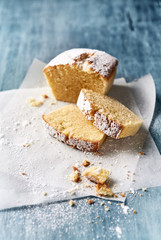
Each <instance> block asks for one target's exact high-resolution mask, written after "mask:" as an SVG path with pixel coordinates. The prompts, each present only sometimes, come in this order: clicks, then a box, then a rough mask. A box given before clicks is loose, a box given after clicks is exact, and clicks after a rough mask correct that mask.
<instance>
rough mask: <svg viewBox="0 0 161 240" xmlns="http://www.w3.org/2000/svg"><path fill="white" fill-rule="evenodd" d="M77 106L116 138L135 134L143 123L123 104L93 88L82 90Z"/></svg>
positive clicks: (95, 123)
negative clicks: (94, 90)
mask: <svg viewBox="0 0 161 240" xmlns="http://www.w3.org/2000/svg"><path fill="white" fill-rule="evenodd" d="M77 106H78V107H79V109H80V110H81V111H82V113H83V114H84V115H85V117H86V118H87V119H88V120H90V121H91V122H92V123H93V124H94V125H95V126H96V127H97V128H98V129H100V130H101V131H102V132H104V133H105V134H106V135H107V136H110V137H113V138H116V139H119V138H124V137H128V136H133V135H135V134H136V133H137V131H138V130H139V128H140V126H141V124H142V120H141V119H140V118H139V117H137V116H136V115H135V114H134V113H133V112H131V111H130V110H129V109H128V108H127V107H125V106H124V105H123V104H121V103H120V102H118V101H117V100H115V99H113V98H110V97H108V96H103V95H100V94H98V93H96V92H93V91H92V90H87V89H82V90H81V92H80V95H79V98H78V101H77Z"/></svg>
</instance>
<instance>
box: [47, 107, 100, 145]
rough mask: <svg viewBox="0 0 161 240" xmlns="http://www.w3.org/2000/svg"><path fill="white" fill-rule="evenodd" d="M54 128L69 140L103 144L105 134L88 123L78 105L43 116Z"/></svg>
mask: <svg viewBox="0 0 161 240" xmlns="http://www.w3.org/2000/svg"><path fill="white" fill-rule="evenodd" d="M43 119H44V121H45V122H47V123H48V124H49V125H50V126H51V127H52V128H54V129H55V130H56V131H58V132H59V133H62V134H64V135H65V136H66V137H67V138H74V139H80V140H83V141H89V142H93V143H98V142H99V144H101V143H102V142H103V140H104V139H105V134H104V133H103V132H101V131H100V130H99V129H97V128H96V127H95V126H94V125H93V124H92V123H91V122H90V121H88V120H87V119H86V118H85V117H84V116H83V114H82V113H81V111H80V110H79V108H78V107H77V106H76V105H72V104H71V105H67V106H64V107H62V108H60V109H58V110H55V111H54V112H51V113H49V114H45V115H43Z"/></svg>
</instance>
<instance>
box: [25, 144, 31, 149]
mask: <svg viewBox="0 0 161 240" xmlns="http://www.w3.org/2000/svg"><path fill="white" fill-rule="evenodd" d="M30 145H31V144H30V143H28V144H24V145H23V147H26V148H27V147H29V146H30Z"/></svg>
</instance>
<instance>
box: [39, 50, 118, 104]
mask: <svg viewBox="0 0 161 240" xmlns="http://www.w3.org/2000/svg"><path fill="white" fill-rule="evenodd" d="M117 64H118V60H117V59H116V58H114V57H112V56H111V55H109V54H107V53H105V52H103V51H98V50H93V49H83V48H77V49H71V50H68V51H65V52H63V53H61V54H59V55H58V56H57V57H55V58H54V59H53V60H51V61H50V62H49V63H48V64H47V66H46V67H45V68H44V70H43V73H44V75H45V78H46V79H47V82H48V84H49V86H50V87H51V90H52V92H53V94H54V96H55V98H56V99H57V100H60V101H65V102H71V103H76V102H77V99H78V95H79V93H80V90H81V89H82V88H86V89H92V90H93V91H96V92H98V93H101V94H105V93H107V92H108V91H109V89H110V87H111V85H112V83H113V80H114V77H115V74H116V68H117Z"/></svg>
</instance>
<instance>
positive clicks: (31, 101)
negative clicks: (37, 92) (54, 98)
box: [28, 98, 44, 107]
mask: <svg viewBox="0 0 161 240" xmlns="http://www.w3.org/2000/svg"><path fill="white" fill-rule="evenodd" d="M28 102H29V103H30V105H31V106H32V107H39V106H41V105H42V104H43V103H44V101H36V100H35V99H34V98H31V99H29V100H28Z"/></svg>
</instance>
